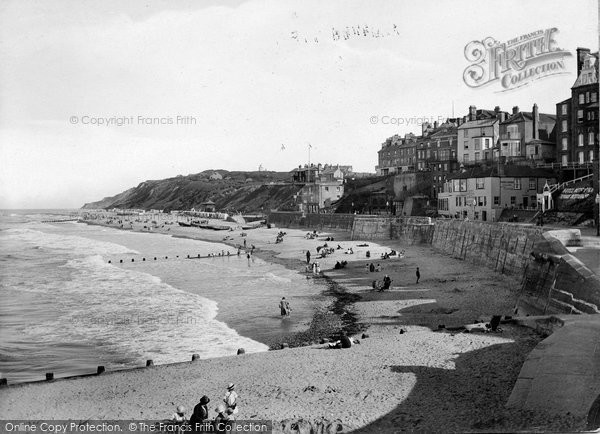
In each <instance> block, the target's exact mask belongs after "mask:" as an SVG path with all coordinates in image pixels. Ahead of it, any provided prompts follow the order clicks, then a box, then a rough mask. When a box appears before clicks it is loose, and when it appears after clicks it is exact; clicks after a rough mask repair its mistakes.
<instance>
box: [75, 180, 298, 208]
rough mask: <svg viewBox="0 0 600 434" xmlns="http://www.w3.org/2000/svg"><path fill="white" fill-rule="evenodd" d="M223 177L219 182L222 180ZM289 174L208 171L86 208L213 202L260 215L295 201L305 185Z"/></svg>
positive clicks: (155, 182)
mask: <svg viewBox="0 0 600 434" xmlns="http://www.w3.org/2000/svg"><path fill="white" fill-rule="evenodd" d="M219 178H220V179H219ZM290 178H291V176H290V174H289V173H288V172H265V171H261V172H228V171H226V170H207V171H204V172H201V173H198V174H194V175H188V176H181V175H180V176H177V177H174V178H168V179H163V180H150V181H144V182H142V183H140V184H139V185H138V186H137V187H134V188H130V189H129V190H126V191H124V192H122V193H119V194H117V195H115V196H112V197H105V198H104V199H102V200H99V201H97V202H90V203H86V204H85V205H84V206H83V208H84V209H110V208H139V209H163V210H166V211H169V210H183V209H191V208H198V207H199V206H200V204H201V203H202V202H205V201H208V200H212V201H213V202H215V204H216V208H217V209H218V210H219V211H239V212H260V211H268V210H270V209H272V208H283V209H285V208H286V206H289V205H290V204H291V203H292V202H293V196H294V194H296V193H297V192H298V190H299V189H300V188H301V187H302V185H298V184H296V185H292V184H288V183H284V181H288V180H289V179H290Z"/></svg>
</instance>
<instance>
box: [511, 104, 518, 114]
mask: <svg viewBox="0 0 600 434" xmlns="http://www.w3.org/2000/svg"><path fill="white" fill-rule="evenodd" d="M517 113H519V106H517V105H516V106H514V107H513V111H512V114H513V116H514V115H516V114H517Z"/></svg>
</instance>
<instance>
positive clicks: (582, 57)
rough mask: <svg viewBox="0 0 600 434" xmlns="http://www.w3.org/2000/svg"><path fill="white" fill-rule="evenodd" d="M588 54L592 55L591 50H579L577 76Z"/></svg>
mask: <svg viewBox="0 0 600 434" xmlns="http://www.w3.org/2000/svg"><path fill="white" fill-rule="evenodd" d="M586 54H590V49H589V48H577V76H579V73H580V72H581V69H582V68H583V61H584V60H585V56H586Z"/></svg>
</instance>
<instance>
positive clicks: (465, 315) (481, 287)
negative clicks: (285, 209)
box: [0, 229, 581, 432]
mask: <svg viewBox="0 0 600 434" xmlns="http://www.w3.org/2000/svg"><path fill="white" fill-rule="evenodd" d="M253 231H257V232H256V233H254V234H252V235H251V234H250V232H253ZM253 231H249V234H248V235H249V243H250V245H251V244H252V243H255V244H256V245H257V247H258V248H259V249H262V250H263V251H266V250H269V252H268V253H265V255H266V256H267V258H263V259H265V260H267V261H270V259H269V258H268V256H269V255H271V256H273V257H276V258H278V260H281V261H283V262H285V261H287V262H289V263H290V264H292V265H293V266H295V264H300V263H302V258H303V256H302V254H303V252H304V251H305V250H306V246H309V245H310V246H312V247H314V246H315V245H317V244H322V243H323V241H322V240H321V241H319V240H314V241H312V242H309V241H308V240H305V241H301V240H302V238H301V237H300V236H301V235H302V232H301V231H291V230H287V229H286V231H288V232H290V236H289V239H288V237H286V239H285V241H284V243H283V245H276V246H275V245H271V243H269V242H267V243H266V244H264V243H263V244H261V245H259V241H258V240H259V239H261V238H262V239H263V240H264V239H266V238H264V237H266V236H267V235H268V236H271V237H273V238H274V236H275V232H273V231H271V232H265V231H267V230H253ZM214 238H216V237H214V236H213V239H214ZM214 240H215V241H218V242H221V240H216V239H214ZM205 241H210V240H205ZM334 243H335V244H337V242H334ZM345 243H347V242H345ZM353 243H354V244H357V243H359V242H358V241H356V242H353ZM370 244H371V245H372V246H373V244H372V243H370ZM386 244H387V245H388V246H390V247H391V248H395V249H396V250H400V249H401V248H402V247H403V246H400V244H399V243H398V242H396V241H389V242H386ZM404 247H405V248H406V249H407V250H408V251H407V253H406V257H405V258H404V259H403V260H401V261H399V260H397V261H379V260H378V259H377V258H378V253H379V251H381V250H383V249H384V248H383V247H374V248H373V249H372V250H373V251H372V253H373V255H372V258H373V262H380V263H382V264H383V268H384V269H383V272H382V273H375V274H373V273H369V272H366V271H365V268H364V264H365V263H366V260H365V257H364V256H362V255H361V254H357V255H356V256H355V257H353V258H352V261H350V262H349V265H348V267H347V268H345V269H342V270H334V269H333V267H332V266H333V262H335V259H339V258H340V256H337V257H333V258H328V259H325V260H323V261H322V266H321V268H322V270H324V272H323V274H324V275H325V276H327V278H329V279H332V280H333V281H335V282H336V284H339V285H342V286H343V287H344V288H345V291H346V292H347V293H348V294H351V295H352V296H353V298H354V297H360V298H359V299H356V301H354V303H353V305H352V307H351V309H348V311H349V312H351V313H352V314H353V315H355V316H356V317H357V318H359V319H360V321H361V322H362V323H364V324H366V326H367V327H368V330H367V333H368V334H369V335H370V337H368V338H366V339H362V338H361V344H360V345H355V346H353V347H352V348H350V349H344V350H329V349H327V348H326V345H312V346H308V347H301V348H292V349H286V350H281V351H267V352H263V353H256V354H245V355H240V356H232V357H223V358H218V359H206V360H201V361H197V362H190V363H183V364H178V365H163V366H156V367H153V368H148V369H139V370H136V371H135V372H122V373H112V374H111V375H100V376H94V377H89V378H84V379H79V380H74V381H60V382H56V383H54V384H35V385H33V384H32V385H24V386H23V387H18V388H12V387H9V388H7V389H5V390H3V391H2V392H0V393H2V394H3V398H4V399H3V400H2V402H0V415H1V416H2V417H3V418H7V417H11V418H19V417H22V418H27V419H31V418H37V419H43V418H52V419H61V418H67V419H73V418H77V419H82V420H83V419H96V418H100V419H111V418H112V419H128V418H138V419H139V418H141V419H162V418H164V417H166V416H168V415H169V414H170V413H171V412H172V411H173V408H174V406H175V405H179V404H183V405H185V406H186V407H188V409H191V407H193V405H195V403H196V402H197V401H198V399H199V397H200V396H202V395H203V394H207V395H208V396H209V397H210V398H211V405H212V404H213V403H214V404H215V405H216V403H218V402H219V400H220V396H222V395H223V392H224V387H225V385H226V384H227V383H228V382H235V383H236V384H237V385H238V393H239V394H240V400H241V401H240V402H241V404H240V414H239V415H238V418H240V419H271V420H275V421H282V420H284V419H285V420H288V421H289V420H298V419H305V420H313V421H314V420H318V419H321V418H324V419H327V420H335V419H339V420H341V421H342V423H343V425H344V426H345V427H347V428H349V429H359V432H373V431H386V432H387V431H390V430H415V429H418V430H438V431H439V430H440V429H443V430H444V431H466V430H477V431H480V430H489V429H500V430H504V431H506V430H509V431H510V430H515V429H524V428H527V427H531V428H533V427H535V428H536V429H537V430H539V429H555V430H556V429H562V430H565V429H566V430H573V429H578V428H579V427H580V426H581V421H579V420H573V419H572V418H571V419H569V417H566V416H564V415H558V416H557V415H547V414H542V413H535V414H532V413H528V412H522V411H514V410H507V409H505V408H504V404H505V403H506V401H507V399H508V395H509V394H510V392H511V390H512V387H513V386H514V384H515V381H516V378H517V376H518V374H519V371H520V368H521V366H522V364H523V361H524V360H525V358H526V356H527V354H528V353H529V351H531V349H532V348H534V347H535V345H536V344H537V343H538V342H539V341H540V339H541V338H540V337H539V336H538V335H536V334H535V333H534V332H533V331H531V330H528V329H524V328H521V327H514V326H508V325H507V326H505V329H504V332H503V333H500V334H455V333H448V332H437V331H433V330H436V327H437V325H438V324H441V323H442V322H443V323H444V324H445V325H446V326H447V327H451V326H455V325H460V324H465V323H467V322H472V321H473V320H475V319H479V318H486V319H487V320H489V316H490V315H492V314H507V313H510V311H511V309H512V305H513V301H514V300H513V298H514V297H515V295H516V286H517V284H516V282H515V281H514V280H511V279H509V278H507V277H506V276H502V275H498V274H493V273H490V272H489V270H486V269H483V268H473V267H472V266H470V265H469V264H466V263H464V262H462V261H459V260H456V259H453V258H449V257H446V256H443V255H440V254H437V253H435V252H434V251H432V250H431V249H429V248H422V247H410V248H407V247H406V246H404ZM388 249H389V247H388ZM363 254H364V252H363ZM344 259H349V258H348V257H344ZM417 265H418V266H420V267H421V272H422V281H421V282H420V283H419V284H418V285H416V284H415V283H414V269H415V266H417ZM383 273H389V274H390V276H391V277H392V279H393V288H392V290H391V291H386V292H383V293H379V292H375V291H372V289H371V288H370V282H371V280H372V279H373V278H377V279H380V278H381V277H382V275H383ZM402 330H403V331H405V333H400V331H402ZM22 403H27V405H26V406H23V405H22ZM212 415H213V414H212V408H211V416H212Z"/></svg>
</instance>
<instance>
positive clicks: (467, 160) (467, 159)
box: [463, 154, 469, 163]
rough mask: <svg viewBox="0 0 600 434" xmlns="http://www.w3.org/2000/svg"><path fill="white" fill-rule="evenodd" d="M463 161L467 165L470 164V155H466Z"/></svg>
mask: <svg viewBox="0 0 600 434" xmlns="http://www.w3.org/2000/svg"><path fill="white" fill-rule="evenodd" d="M463 161H464V162H465V163H468V162H469V154H465V155H463Z"/></svg>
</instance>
